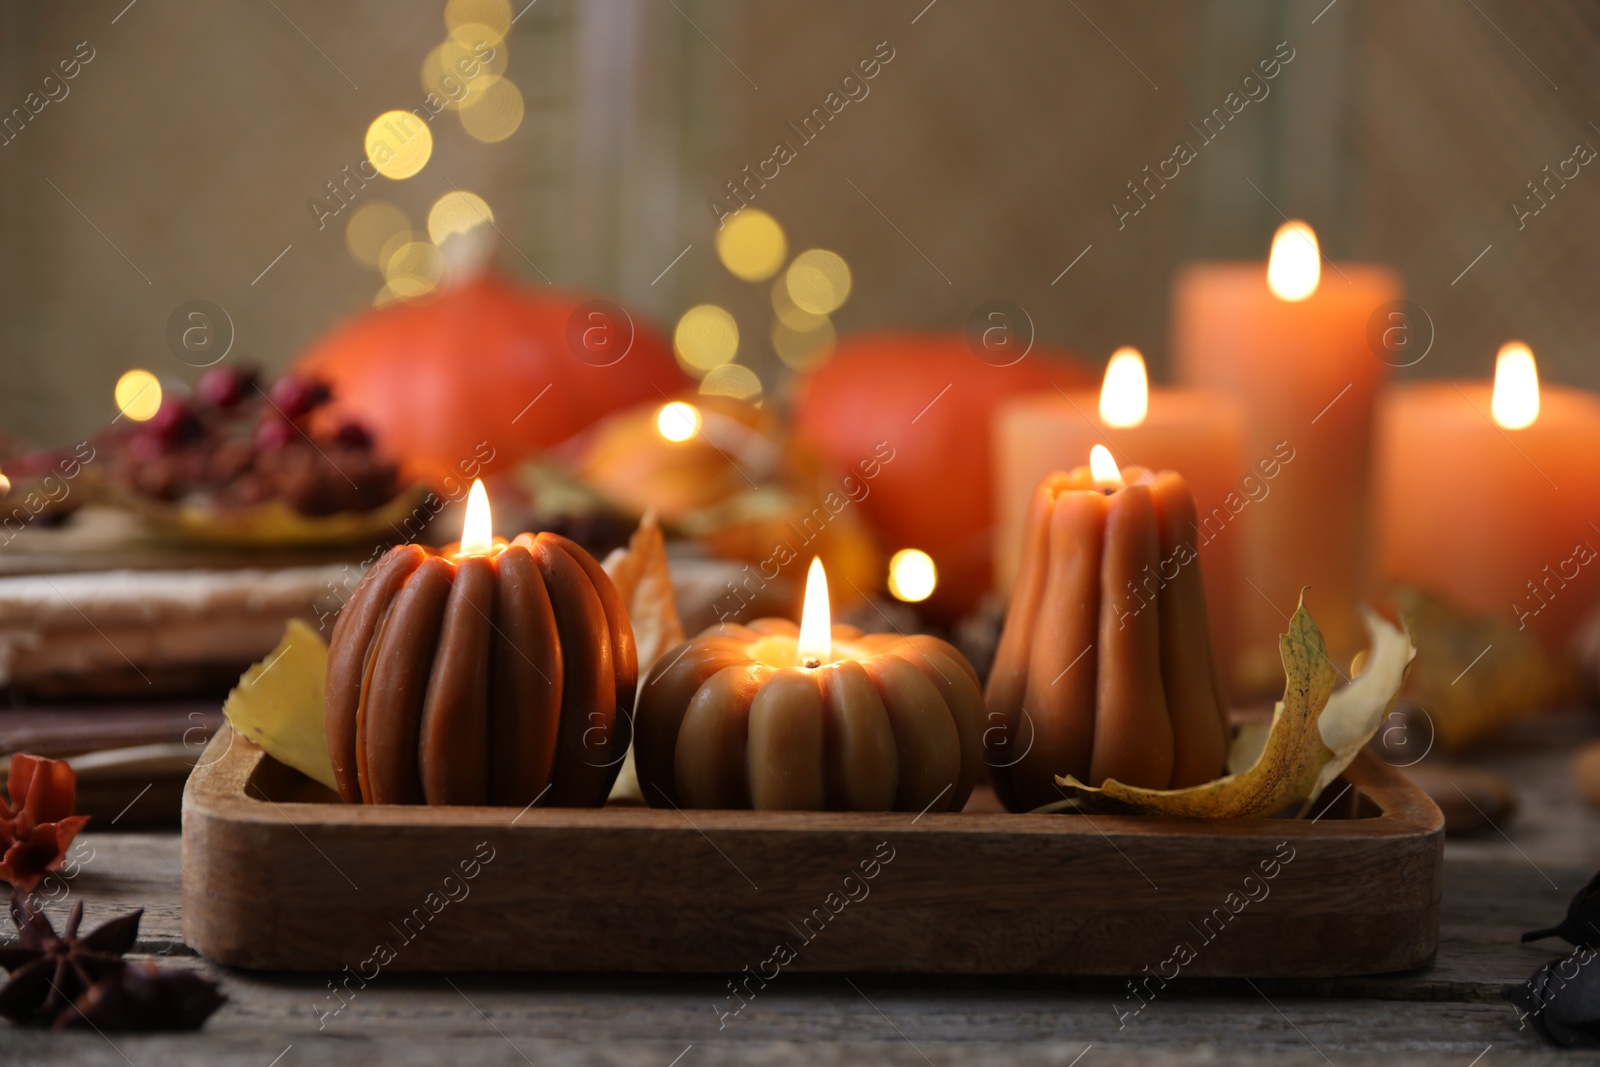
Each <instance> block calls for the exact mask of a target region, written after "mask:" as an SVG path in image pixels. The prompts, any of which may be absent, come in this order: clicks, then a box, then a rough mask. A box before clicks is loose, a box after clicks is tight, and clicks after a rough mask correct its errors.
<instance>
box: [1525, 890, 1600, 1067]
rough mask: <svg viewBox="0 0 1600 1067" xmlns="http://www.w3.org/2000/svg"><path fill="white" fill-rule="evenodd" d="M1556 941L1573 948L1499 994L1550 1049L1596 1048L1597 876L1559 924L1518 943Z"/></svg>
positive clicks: (1599, 1019)
mask: <svg viewBox="0 0 1600 1067" xmlns="http://www.w3.org/2000/svg"><path fill="white" fill-rule="evenodd" d="M1547 937H1559V938H1561V939H1562V940H1564V941H1566V942H1567V943H1569V944H1571V945H1572V946H1573V949H1574V950H1575V951H1573V952H1572V953H1570V954H1569V955H1566V956H1558V957H1556V958H1555V959H1553V960H1551V961H1550V962H1549V963H1546V964H1545V965H1544V966H1543V967H1540V968H1539V969H1538V970H1537V971H1535V972H1533V974H1532V975H1531V976H1530V977H1529V978H1528V980H1527V981H1525V982H1523V983H1522V984H1521V985H1508V986H1505V987H1504V988H1502V989H1501V990H1500V995H1501V996H1502V997H1504V998H1505V999H1507V1000H1509V1001H1511V1003H1513V1004H1515V1005H1516V1006H1517V1007H1518V1008H1520V1009H1521V1013H1522V1015H1521V1017H1522V1020H1523V1022H1524V1023H1527V1022H1532V1024H1533V1027H1534V1029H1536V1030H1538V1031H1539V1033H1541V1034H1543V1035H1544V1036H1545V1037H1546V1038H1547V1039H1548V1040H1549V1041H1550V1042H1551V1043H1552V1044H1555V1045H1560V1046H1562V1047H1565V1048H1600V969H1597V968H1596V966H1595V962H1596V961H1595V953H1596V951H1597V950H1600V873H1597V874H1596V875H1595V876H1594V877H1593V878H1591V879H1589V881H1588V883H1587V884H1585V885H1584V887H1583V888H1582V889H1580V890H1578V892H1577V893H1576V895H1574V896H1573V898H1572V903H1571V904H1569V905H1568V906H1567V914H1566V916H1565V917H1564V918H1563V919H1562V920H1561V922H1560V923H1559V924H1558V925H1556V926H1552V927H1550V928H1549V929H1546V930H1530V931H1529V932H1527V933H1525V934H1523V935H1522V940H1523V941H1541V940H1543V939H1544V938H1547Z"/></svg>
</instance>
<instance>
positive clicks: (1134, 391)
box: [1100, 348, 1150, 428]
mask: <svg viewBox="0 0 1600 1067" xmlns="http://www.w3.org/2000/svg"><path fill="white" fill-rule="evenodd" d="M1149 411H1150V379H1149V377H1148V376H1147V375H1146V374H1145V369H1144V357H1143V356H1141V355H1140V354H1139V350H1138V349H1137V348H1119V349H1117V350H1116V351H1115V352H1113V353H1112V354H1111V362H1109V363H1107V364H1106V377H1105V382H1104V383H1103V384H1102V385H1101V386H1100V421H1101V422H1103V423H1105V424H1106V425H1107V426H1116V427H1118V428H1126V427H1129V426H1138V425H1139V424H1140V423H1142V422H1144V419H1145V415H1146V414H1148V413H1149Z"/></svg>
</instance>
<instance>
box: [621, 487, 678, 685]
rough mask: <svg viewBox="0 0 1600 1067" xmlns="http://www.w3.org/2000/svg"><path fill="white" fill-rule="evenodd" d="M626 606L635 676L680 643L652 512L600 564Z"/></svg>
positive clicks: (663, 552)
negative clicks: (634, 647)
mask: <svg viewBox="0 0 1600 1067" xmlns="http://www.w3.org/2000/svg"><path fill="white" fill-rule="evenodd" d="M601 566H602V567H604V568H605V572H606V574H607V575H609V576H610V578H611V584H613V585H615V586H616V587H617V595H618V596H620V597H621V598H622V602H623V603H624V604H626V605H627V606H628V619H629V621H631V622H632V623H633V640H634V643H635V644H636V645H637V646H638V649H639V677H641V678H643V677H644V676H645V674H646V673H647V672H648V671H649V669H650V667H651V666H652V665H653V664H654V663H655V661H656V659H657V658H658V657H659V656H660V655H661V653H663V652H665V651H666V650H667V649H669V648H673V647H675V646H676V645H678V644H680V643H682V641H683V623H682V621H680V620H679V618H678V604H677V601H676V600H675V599H674V598H673V595H672V572H671V571H670V570H669V569H668V568H667V542H666V538H665V537H663V536H662V534H661V524H660V523H658V522H657V521H656V516H655V512H653V511H648V512H645V516H644V518H643V519H640V520H639V528H638V529H637V530H635V531H634V532H633V536H632V537H630V538H629V539H628V547H627V548H619V549H617V550H616V551H615V552H613V553H611V555H609V556H607V557H606V559H605V562H604V563H602V564H601Z"/></svg>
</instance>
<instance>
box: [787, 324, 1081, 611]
mask: <svg viewBox="0 0 1600 1067" xmlns="http://www.w3.org/2000/svg"><path fill="white" fill-rule="evenodd" d="M1095 381H1096V377H1095V375H1094V374H1093V373H1091V372H1090V371H1089V370H1088V369H1086V368H1085V367H1084V366H1083V365H1082V364H1081V363H1079V362H1077V361H1075V360H1074V359H1073V358H1072V357H1070V356H1069V355H1068V354H1066V353H1063V352H1060V351H1054V352H1052V351H1046V350H1044V349H1043V348H1042V347H1041V346H1038V345H1035V346H1034V347H1033V349H1032V350H1031V351H1030V352H1029V353H1028V354H1027V356H1026V357H1025V358H1023V359H1021V360H1019V361H1018V362H1016V363H1013V364H1011V365H1010V366H1004V367H1000V366H994V365H992V364H990V363H986V362H984V361H983V360H981V359H979V358H978V357H977V356H975V355H974V354H973V352H972V350H971V349H970V348H969V346H968V342H967V339H966V338H965V337H964V336H963V335H961V334H959V333H908V332H885V333H876V334H863V335H860V336H857V337H853V338H849V339H847V340H845V341H842V342H841V343H840V345H839V347H838V349H837V350H836V351H835V352H834V354H833V357H832V358H831V359H830V360H828V362H826V363H824V364H823V365H822V366H821V367H819V368H818V369H817V370H816V371H814V372H812V373H811V374H810V375H808V376H807V377H806V378H804V379H802V380H801V381H800V383H799V386H798V391H797V397H796V404H795V436H796V439H797V441H798V442H799V443H800V444H801V445H802V446H804V447H809V448H811V449H814V450H816V451H817V452H819V453H820V454H821V455H823V456H824V457H826V458H827V460H828V461H829V462H830V463H831V464H832V465H833V466H835V467H837V468H839V469H840V470H853V469H854V470H860V469H861V467H860V466H859V465H860V464H861V463H863V461H870V460H872V459H873V458H874V457H876V459H877V460H878V462H877V463H876V464H874V467H875V468H876V475H875V477H873V478H872V479H871V480H870V481H867V482H866V483H865V484H866V487H867V489H868V493H867V495H866V496H865V497H864V498H863V499H862V500H861V502H860V506H861V510H862V513H863V514H864V515H865V516H866V517H867V519H868V521H869V522H870V523H871V524H872V526H873V528H874V530H875V531H876V532H877V534H878V538H879V540H880V542H881V543H882V545H883V548H884V549H886V550H887V551H890V552H893V551H896V550H898V549H901V548H920V549H922V550H923V551H924V552H927V553H928V554H929V555H930V556H932V557H933V560H934V563H935V565H936V566H937V567H938V571H939V584H938V587H937V588H936V589H935V591H934V593H933V596H932V597H930V598H929V599H928V600H927V601H926V602H925V603H924V604H923V605H922V608H923V609H924V610H926V611H927V612H928V613H929V614H930V615H932V616H934V617H936V618H941V619H946V620H953V619H955V618H958V617H960V616H961V615H962V614H964V613H965V612H967V611H969V610H970V609H971V608H972V607H974V606H975V605H976V604H977V602H978V601H979V600H980V599H981V598H982V597H983V595H984V594H985V593H986V592H988V590H989V589H990V586H991V578H990V563H991V558H992V555H993V550H992V544H991V536H992V533H993V530H992V528H993V525H994V501H993V489H992V484H993V483H992V476H991V470H990V463H991V459H990V456H991V445H990V434H991V427H990V422H991V419H992V417H993V414H994V410H995V407H996V406H997V405H998V404H999V403H1000V402H1001V401H1002V400H1005V399H1007V398H1009V397H1012V396H1015V395H1017V394H1019V393H1027V392H1033V391H1037V390H1047V389H1050V388H1052V387H1053V386H1055V387H1059V388H1061V389H1062V390H1072V389H1081V388H1085V387H1092V386H1093V384H1094V382H1095ZM880 448H883V449H886V450H888V451H887V454H888V455H890V456H891V457H892V458H889V459H887V460H885V459H884V455H885V453H884V452H880V451H879V449H880Z"/></svg>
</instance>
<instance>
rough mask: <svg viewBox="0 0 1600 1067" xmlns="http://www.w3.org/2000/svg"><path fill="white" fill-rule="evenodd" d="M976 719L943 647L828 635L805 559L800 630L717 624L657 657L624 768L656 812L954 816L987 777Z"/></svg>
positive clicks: (971, 679) (824, 604) (968, 676)
mask: <svg viewBox="0 0 1600 1067" xmlns="http://www.w3.org/2000/svg"><path fill="white" fill-rule="evenodd" d="M983 714H984V711H983V694H982V692H981V691H980V689H979V686H978V676H977V673H976V672H975V671H974V670H973V669H972V665H971V664H969V663H968V662H967V661H966V658H965V657H964V656H962V655H961V653H959V652H957V651H956V650H955V649H954V648H952V647H950V646H949V645H948V644H946V643H945V642H943V641H940V640H938V639H937V638H933V637H927V636H921V635H918V636H912V637H902V636H899V635H889V634H863V633H862V632H861V631H860V630H858V629H856V628H855V627H852V626H830V625H829V618H828V587H827V579H826V577H825V576H824V575H823V572H822V564H821V562H820V561H819V560H813V561H812V564H811V572H810V575H809V577H808V578H807V581H806V602H805V611H804V612H803V613H802V616H801V623H800V625H799V626H798V627H797V626H796V625H795V624H794V623H792V622H790V621H788V620H786V619H760V620H757V621H756V622H753V623H751V624H750V625H749V626H737V625H729V624H723V625H719V626H715V627H713V628H711V629H710V630H707V631H706V632H705V633H703V634H701V635H700V636H699V637H696V638H693V639H692V640H690V641H687V642H685V643H684V644H683V645H680V646H679V647H678V648H676V649H671V650H669V651H667V652H665V653H663V654H662V656H661V659H660V660H659V666H657V667H656V669H655V670H654V671H653V673H652V674H651V675H650V677H649V678H648V679H647V680H646V681H645V682H644V683H643V684H642V685H641V686H640V697H639V705H638V708H637V709H636V712H635V718H634V745H635V748H634V760H635V764H636V766H637V768H638V772H639V786H640V788H641V790H642V791H643V793H644V798H645V801H646V802H647V803H649V804H651V805H652V806H655V807H680V808H754V809H757V810H768V811H772V810H805V811H891V810H893V811H917V812H920V811H959V810H960V809H961V807H962V806H963V805H964V804H965V803H966V802H967V797H968V796H969V795H970V794H971V792H972V787H973V785H974V784H976V783H977V781H978V780H979V778H980V777H981V776H982V774H983V758H982V745H983V736H982V735H983V729H984V724H983Z"/></svg>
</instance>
